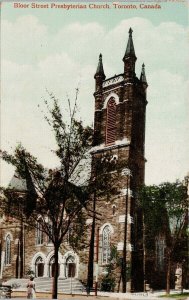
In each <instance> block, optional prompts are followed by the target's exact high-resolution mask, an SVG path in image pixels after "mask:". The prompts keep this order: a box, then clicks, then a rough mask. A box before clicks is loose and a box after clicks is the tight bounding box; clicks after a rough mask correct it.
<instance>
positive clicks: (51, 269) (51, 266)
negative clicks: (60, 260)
mask: <svg viewBox="0 0 189 300" xmlns="http://www.w3.org/2000/svg"><path fill="white" fill-rule="evenodd" d="M54 274H55V263H54V256H52V257H51V259H50V262H49V277H54ZM59 274H60V264H58V276H59Z"/></svg>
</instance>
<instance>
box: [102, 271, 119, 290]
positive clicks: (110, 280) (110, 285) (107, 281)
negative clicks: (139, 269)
mask: <svg viewBox="0 0 189 300" xmlns="http://www.w3.org/2000/svg"><path fill="white" fill-rule="evenodd" d="M115 285H116V282H115V277H113V276H112V275H110V274H108V275H105V276H104V277H103V278H102V281H101V291H105V292H113V291H114V288H115Z"/></svg>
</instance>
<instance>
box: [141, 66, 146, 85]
mask: <svg viewBox="0 0 189 300" xmlns="http://www.w3.org/2000/svg"><path fill="white" fill-rule="evenodd" d="M140 81H142V83H145V84H147V80H146V73H145V64H144V63H143V64H142V70H141V74H140Z"/></svg>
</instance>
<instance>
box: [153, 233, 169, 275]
mask: <svg viewBox="0 0 189 300" xmlns="http://www.w3.org/2000/svg"><path fill="white" fill-rule="evenodd" d="M155 246H156V268H158V269H159V270H160V271H163V269H164V262H165V261H164V256H165V247H166V246H165V238H164V237H163V236H158V237H156V240H155Z"/></svg>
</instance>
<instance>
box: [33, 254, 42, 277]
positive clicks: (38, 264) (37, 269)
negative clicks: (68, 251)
mask: <svg viewBox="0 0 189 300" xmlns="http://www.w3.org/2000/svg"><path fill="white" fill-rule="evenodd" d="M43 275H44V260H43V258H42V257H41V256H39V257H38V258H37V259H36V261H35V276H36V277H43Z"/></svg>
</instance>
